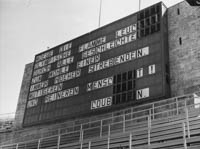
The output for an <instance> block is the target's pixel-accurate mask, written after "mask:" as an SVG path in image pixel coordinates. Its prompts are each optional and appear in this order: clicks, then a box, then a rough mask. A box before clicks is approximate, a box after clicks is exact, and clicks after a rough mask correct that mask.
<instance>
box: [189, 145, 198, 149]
mask: <svg viewBox="0 0 200 149" xmlns="http://www.w3.org/2000/svg"><path fill="white" fill-rule="evenodd" d="M187 148H188V149H200V145H195V146H188V147H187Z"/></svg>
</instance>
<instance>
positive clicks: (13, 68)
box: [0, 0, 182, 117]
mask: <svg viewBox="0 0 200 149" xmlns="http://www.w3.org/2000/svg"><path fill="white" fill-rule="evenodd" d="M181 1H182V0H163V2H164V4H165V5H166V6H167V7H170V6H172V5H174V4H177V3H179V2H181ZM157 2H160V0H141V9H143V8H145V7H148V6H150V5H153V4H155V3H157ZM99 6H100V0H0V117H1V116H3V115H4V114H7V113H15V110H16V107H17V102H18V97H19V92H20V88H21V82H22V78H23V73H24V68H25V64H28V63H31V62H33V61H34V56H35V55H36V54H38V53H40V52H42V51H45V50H47V48H48V47H49V48H52V47H55V46H57V45H59V44H61V43H64V42H66V41H68V40H71V39H73V38H76V37H78V36H80V35H83V34H85V33H88V32H90V31H92V30H94V29H97V28H98V23H99V22H98V20H99V8H100V7H99ZM138 10H139V0H102V11H101V23H100V24H101V26H103V25H106V24H109V23H111V22H113V21H115V20H118V19H120V18H123V17H125V16H127V15H130V14H132V13H134V12H137V11H138Z"/></svg>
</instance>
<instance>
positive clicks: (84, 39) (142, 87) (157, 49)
mask: <svg viewBox="0 0 200 149" xmlns="http://www.w3.org/2000/svg"><path fill="white" fill-rule="evenodd" d="M161 5H162V3H158V4H156V5H154V6H152V7H150V8H148V9H147V10H148V11H147V10H146V9H145V10H142V11H141V12H138V13H136V14H133V15H130V16H128V17H126V18H124V19H121V20H119V21H116V22H114V23H112V24H110V25H106V26H104V27H102V28H99V29H97V30H95V31H93V32H90V33H88V34H85V35H83V36H81V37H78V38H76V39H73V40H71V41H69V42H66V43H64V44H61V45H58V46H56V47H54V48H52V49H50V50H48V51H45V52H43V53H40V54H38V55H36V56H35V61H34V66H33V72H32V77H31V81H30V88H29V93H28V100H27V105H26V112H25V116H24V125H25V126H28V125H32V124H41V123H43V122H51V121H54V119H60V120H61V119H65V118H72V117H73V118H74V117H77V116H79V115H80V116H81V115H90V114H93V112H92V111H95V110H98V111H102V112H103V111H104V112H105V111H108V110H111V111H112V110H113V109H115V107H121V106H118V105H123V106H122V107H124V105H133V104H138V103H140V101H142V102H143V101H147V102H148V100H149V99H152V98H154V97H159V98H160V97H164V96H166V95H167V91H168V85H167V83H166V80H167V78H166V77H167V76H168V75H167V73H166V68H167V65H168V59H167V56H165V55H166V54H167V52H166V51H167V49H166V48H167V47H165V45H166V44H167V43H165V42H167V39H166V37H165V34H164V33H163V28H164V26H163V21H162V17H164V16H163V15H162V14H163V13H161V10H162V7H161ZM147 12H148V13H147ZM146 14H148V15H146ZM155 18H156V19H155ZM149 20H152V21H150V22H149V23H144V22H148V21H149ZM164 22H166V21H164ZM165 30H166V29H165ZM129 103H131V104H129ZM71 109H73V110H71ZM101 109H108V110H101ZM36 111H37V112H36ZM52 113H53V114H52ZM94 113H95V112H94ZM47 115H48V116H47ZM30 117H33V119H31V118H30ZM30 119H31V120H30Z"/></svg>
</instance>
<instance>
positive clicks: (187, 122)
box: [185, 107, 190, 138]
mask: <svg viewBox="0 0 200 149" xmlns="http://www.w3.org/2000/svg"><path fill="white" fill-rule="evenodd" d="M185 114H186V124H187V133H188V138H190V124H189V116H188V108H187V107H186V108H185Z"/></svg>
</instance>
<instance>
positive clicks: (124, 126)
mask: <svg viewBox="0 0 200 149" xmlns="http://www.w3.org/2000/svg"><path fill="white" fill-rule="evenodd" d="M125 131H126V120H125V114H124V116H123V133H125Z"/></svg>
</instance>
